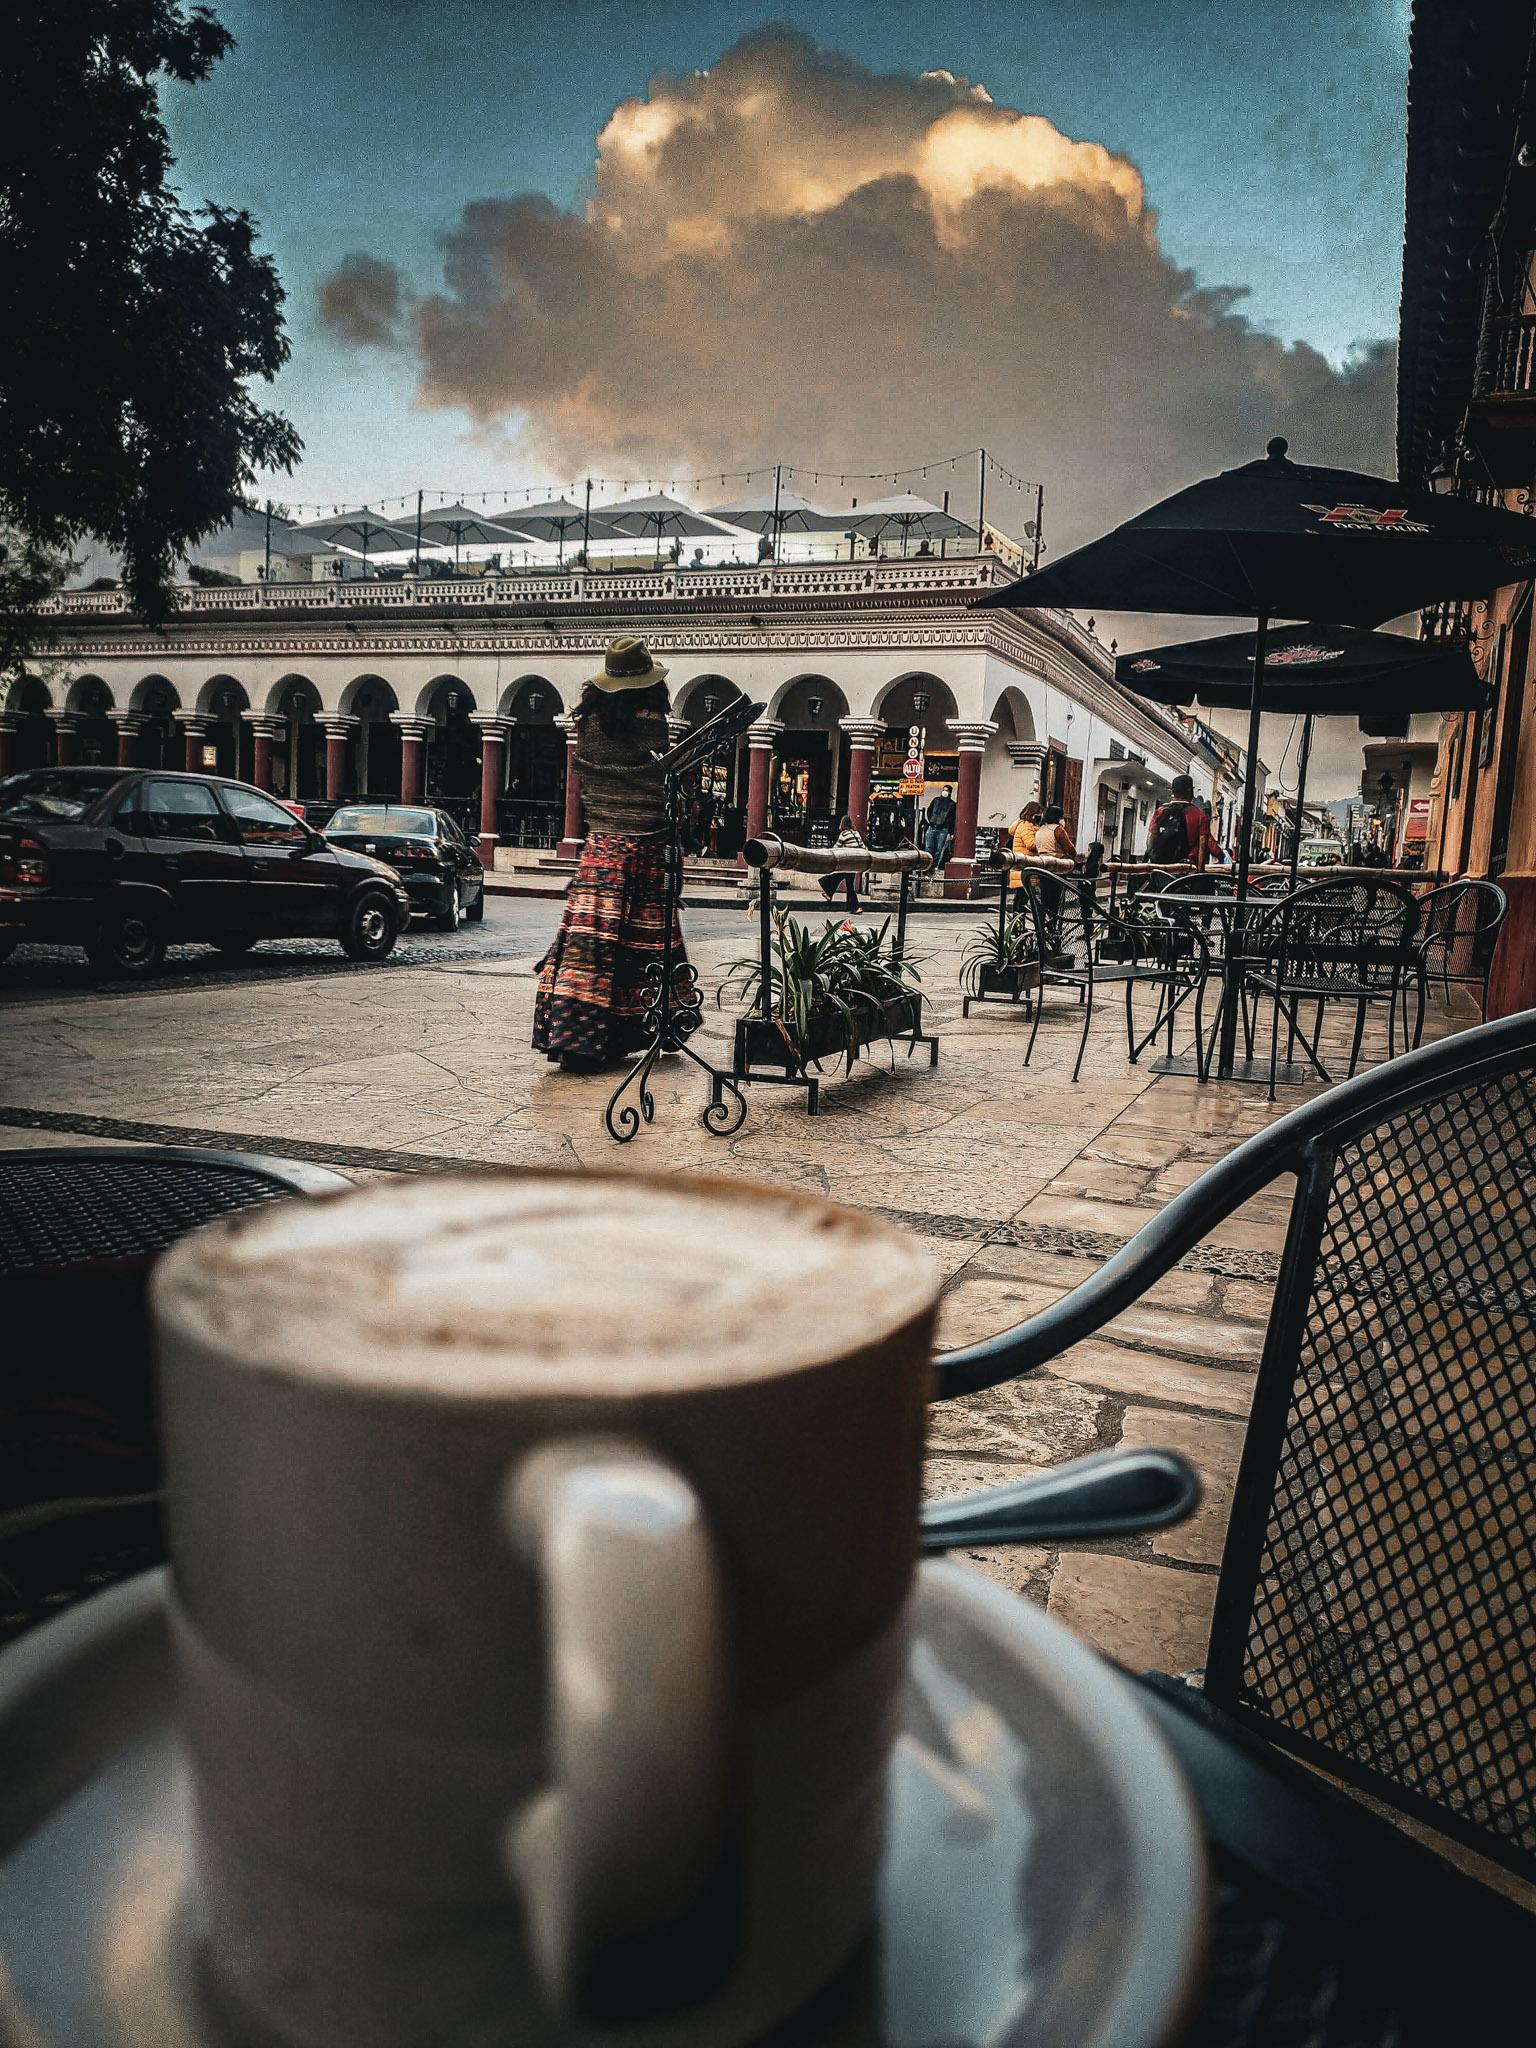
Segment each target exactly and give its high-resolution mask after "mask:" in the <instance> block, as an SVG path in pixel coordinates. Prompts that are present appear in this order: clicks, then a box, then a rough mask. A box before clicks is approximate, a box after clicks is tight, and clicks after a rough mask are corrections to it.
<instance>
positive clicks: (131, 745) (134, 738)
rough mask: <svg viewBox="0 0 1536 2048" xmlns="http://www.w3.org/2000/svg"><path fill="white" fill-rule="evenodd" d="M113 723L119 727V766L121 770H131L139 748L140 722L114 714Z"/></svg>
mask: <svg viewBox="0 0 1536 2048" xmlns="http://www.w3.org/2000/svg"><path fill="white" fill-rule="evenodd" d="M112 723H113V724H114V725H115V726H116V727H117V765H118V767H119V768H131V767H132V766H133V756H134V753H135V751H136V749H137V746H138V738H139V721H138V720H137V719H136V718H123V717H120V716H119V715H118V714H117V713H116V712H114V713H113V715H112Z"/></svg>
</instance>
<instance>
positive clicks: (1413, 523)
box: [1301, 503, 1430, 533]
mask: <svg viewBox="0 0 1536 2048" xmlns="http://www.w3.org/2000/svg"><path fill="white" fill-rule="evenodd" d="M1301 509H1302V511H1303V512H1315V513H1316V514H1317V517H1318V519H1319V520H1320V521H1321V523H1322V524H1323V525H1324V526H1342V527H1343V528H1344V529H1345V530H1346V531H1347V532H1349V533H1428V532H1429V531H1430V529H1429V528H1428V527H1427V526H1426V525H1424V523H1423V522H1422V521H1421V520H1418V519H1410V518H1409V517H1408V507H1407V506H1406V505H1388V506H1386V507H1384V508H1383V507H1379V506H1376V505H1308V504H1305V503H1304V504H1303V505H1302V508H1301Z"/></svg>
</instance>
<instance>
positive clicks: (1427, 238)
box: [1365, 0, 1536, 1016]
mask: <svg viewBox="0 0 1536 2048" xmlns="http://www.w3.org/2000/svg"><path fill="white" fill-rule="evenodd" d="M1533 30H1536V6H1533V4H1532V0H1461V4H1459V5H1458V6H1456V7H1454V8H1452V7H1444V6H1441V5H1439V4H1437V0H1416V5H1415V7H1414V11H1413V27H1412V41H1411V54H1410V65H1409V79H1408V180H1407V216H1406V233H1405V242H1404V252H1403V302H1402V325H1401V335H1400V348H1399V357H1398V421H1397V429H1398V473H1399V475H1400V476H1401V477H1402V478H1403V480H1404V482H1407V483H1413V484H1419V485H1426V484H1427V485H1430V486H1431V487H1433V488H1435V489H1450V490H1455V491H1459V492H1462V493H1464V494H1467V495H1469V496H1473V497H1476V498H1479V499H1481V500H1482V501H1483V502H1485V503H1490V504H1502V505H1505V506H1507V507H1508V508H1509V509H1510V510H1512V511H1521V512H1530V511H1531V510H1532V509H1533V493H1536V291H1533V278H1536V96H1533V92H1532V78H1533V70H1532V59H1533V50H1536V34H1533ZM1532 588H1533V587H1532V585H1531V584H1530V583H1529V582H1527V583H1520V584H1507V585H1505V586H1503V587H1502V588H1499V589H1496V590H1490V591H1486V592H1484V593H1482V594H1481V595H1479V596H1478V597H1476V598H1475V599H1469V600H1467V601H1465V602H1459V603H1455V604H1445V605H1439V606H1436V607H1435V608H1434V609H1433V610H1432V611H1429V612H1426V613H1425V615H1424V620H1423V632H1424V634H1425V636H1426V637H1429V638H1436V637H1445V638H1451V639H1459V640H1461V641H1463V642H1464V643H1465V644H1466V645H1467V647H1468V649H1469V651H1470V652H1471V655H1472V658H1473V660H1474V662H1475V663H1476V664H1477V667H1478V670H1479V672H1480V673H1481V674H1482V676H1483V677H1484V679H1485V680H1486V682H1487V683H1488V684H1489V686H1490V699H1489V702H1488V703H1487V704H1486V705H1485V706H1484V707H1483V708H1481V709H1480V710H1477V711H1470V712H1458V713H1456V714H1454V715H1453V716H1450V717H1448V718H1446V719H1444V720H1440V719H1433V720H1429V721H1418V720H1415V721H1414V723H1413V726H1412V728H1411V730H1410V731H1408V732H1406V733H1405V734H1403V735H1402V736H1401V737H1399V738H1396V739H1390V738H1385V737H1383V738H1380V739H1378V741H1377V743H1376V744H1375V745H1374V746H1373V747H1372V749H1370V750H1369V751H1368V755H1367V767H1366V780H1365V793H1366V795H1367V797H1368V798H1370V797H1376V798H1379V800H1380V806H1379V807H1380V808H1381V810H1383V811H1387V810H1390V811H1391V814H1392V819H1393V825H1394V829H1395V831H1396V834H1397V843H1398V847H1399V850H1401V849H1402V847H1403V846H1404V844H1405V843H1406V842H1408V841H1409V840H1410V837H1412V836H1416V835H1417V834H1418V832H1419V829H1420V826H1421V825H1422V832H1423V844H1424V847H1425V849H1426V852H1425V860H1426V865H1428V866H1431V867H1444V868H1446V869H1448V870H1449V871H1450V872H1451V873H1453V874H1457V875H1470V876H1482V877H1487V878H1490V879H1492V880H1494V881H1497V882H1498V883H1499V885H1500V887H1501V888H1503V889H1504V891H1505V893H1506V894H1507V896H1508V898H1509V914H1508V917H1507V919H1506V922H1505V925H1504V930H1503V932H1502V934H1501V936H1500V939H1499V944H1498V949H1497V951H1496V953H1495V955H1494V961H1493V977H1492V982H1491V986H1490V990H1489V1011H1490V1014H1491V1015H1494V1016H1506V1015H1508V1014H1509V1013H1510V1012H1512V1011H1515V1010H1520V1009H1526V1008H1529V1007H1531V1006H1533V1005H1536V662H1533V659H1532V646H1531V602H1532ZM1382 775H1387V776H1388V777H1389V778H1390V780H1389V781H1388V783H1386V784H1385V785H1383V784H1382V782H1381V780H1380V778H1381V776H1382ZM1373 777H1374V782H1373ZM1399 796H1400V798H1401V802H1400V803H1399V802H1398V801H1397V798H1398V797H1399Z"/></svg>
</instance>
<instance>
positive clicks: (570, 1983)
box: [504, 1442, 738, 2024]
mask: <svg viewBox="0 0 1536 2048" xmlns="http://www.w3.org/2000/svg"><path fill="white" fill-rule="evenodd" d="M505 1508H506V1515H507V1521H508V1526H509V1528H510V1531H511V1533H512V1536H513V1538H514V1540H515V1541H516V1542H517V1543H518V1545H519V1546H520V1547H521V1549H522V1550H523V1552H524V1554H525V1555H526V1556H528V1557H529V1558H530V1559H531V1560H532V1562H533V1564H534V1566H535V1569H536V1571H537V1574H538V1578H539V1582H540V1587H541V1590H542V1595H543V1606H544V1639H545V1642H546V1644H547V1650H546V1655H547V1658H548V1671H547V1681H546V1682H547V1688H548V1694H547V1711H546V1741H545V1754H546V1756H547V1758H548V1768H549V1773H550V1782H549V1783H548V1784H547V1785H546V1786H545V1788H544V1789H543V1790H542V1791H541V1792H539V1793H536V1794H535V1795H534V1797H533V1798H532V1799H530V1800H529V1801H528V1802H527V1804H526V1805H524V1806H523V1807H521V1808H520V1809H519V1810H518V1811H517V1812H516V1813H515V1814H513V1815H512V1816H511V1818H510V1820H509V1822H508V1826H507V1831H506V1835H505V1839H504V1854H505V1860H506V1864H507V1868H508V1870H509V1873H510V1874H511V1876H512V1879H513V1882H514V1883H515V1884H516V1886H517V1887H518V1889H519V1891H520V1893H521V1896H522V1899H523V1904H524V1909H525V1914H526V1925H527V1931H528V1939H529V1946H530V1949H531V1951H532V1955H533V1959H534V1964H535V1967H536V1969H537V1971H538V1974H539V1977H540V1980H541V1982H542V1984H543V1988H544V1991H545V1995H546V1997H548V1998H549V2000H550V2002H551V2003H552V2004H553V2005H554V2007H555V2008H556V2009H557V2010H558V2011H560V2012H561V2013H563V2014H564V2015H566V2016H567V2017H568V2018H571V2019H575V2020H580V2021H584V2022H588V2023H604V2024H607V2023H613V2022H619V2021H626V2020H639V2019H648V2018H653V2017H656V2016H658V2015H660V2014H664V2013H671V2012H677V2011H680V2010H684V2009H686V2008H687V2007H688V2006H690V2005H693V2004H696V2003H698V2002H699V2001H700V2000H701V1999H702V1998H704V1997H706V1996H708V1995H709V1994H710V1993H711V1992H712V1991H714V1990H716V1989H718V1988H719V1985H720V1983H721V1981H722V1980H723V1979H724V1977H726V1976H727V1975H728V1974H729V1972H730V1969H731V1966H732V1964H733V1962H734V1959H735V1950H736V1945H737V1939H738V1930H737V1925H736V1916H735V1907H734V1900H735V1887H734V1886H733V1884H732V1883H731V1881H730V1879H731V1858H730V1844H729V1841H728V1828H729V1818H728V1799H727V1747H728V1731H727V1699H726V1627H725V1606H724V1600H723V1598H722V1593H721V1583H720V1570H719V1564H718V1561H717V1558H716V1554H715V1546H714V1541H713V1538H712V1536H711V1533H710V1530H709V1527H708V1524H707V1522H706V1519H705V1515H704V1510H703V1507H702V1505H701V1504H700V1502H699V1499H698V1496H697V1495H696V1494H695V1493H694V1491H693V1489H692V1487H691V1486H689V1484H688V1483H687V1481H686V1480H685V1479H683V1478H681V1477H680V1476H679V1475H678V1474H677V1473H676V1472H675V1471H673V1470H672V1469H671V1468H670V1467H669V1466H668V1465H665V1464H663V1463H662V1462H661V1461H660V1460H659V1459H657V1458H654V1457H652V1456H651V1455H650V1454H649V1453H648V1452H646V1451H643V1450H640V1449H637V1448H635V1447H633V1446H629V1445H624V1444H601V1443H591V1442H589V1443H586V1444H577V1445H570V1444H566V1445H561V1446H552V1447H550V1448H549V1449H547V1450H543V1451H536V1452H534V1453H533V1454H532V1455H531V1456H530V1457H529V1458H528V1459H527V1460H526V1461H525V1462H524V1463H523V1464H522V1465H521V1466H519V1467H518V1468H517V1469H516V1470H515V1471H514V1472H513V1473H512V1474H511V1475H510V1477H509V1480H508V1483H507V1489H506V1494H505Z"/></svg>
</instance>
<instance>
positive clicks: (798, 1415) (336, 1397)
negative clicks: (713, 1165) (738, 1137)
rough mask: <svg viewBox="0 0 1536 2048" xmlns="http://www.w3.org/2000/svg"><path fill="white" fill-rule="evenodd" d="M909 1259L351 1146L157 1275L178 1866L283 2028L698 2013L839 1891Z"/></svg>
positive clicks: (209, 1961)
mask: <svg viewBox="0 0 1536 2048" xmlns="http://www.w3.org/2000/svg"><path fill="white" fill-rule="evenodd" d="M936 1289H937V1278H936V1275H935V1274H934V1272H933V1271H932V1269H931V1267H930V1266H929V1264H928V1262H927V1260H926V1259H924V1258H923V1257H922V1255H921V1254H920V1253H919V1251H918V1250H917V1248H916V1247H915V1246H913V1245H912V1244H911V1243H910V1241H908V1240H906V1239H904V1238H902V1237H901V1236H900V1235H899V1234H898V1233H896V1232H894V1231H892V1230H890V1229H888V1228H886V1227H885V1226H883V1225H882V1224H880V1223H878V1222H877V1221H875V1220H874V1219H872V1218H869V1217H867V1216H864V1215H861V1214H858V1213H856V1212H853V1211H849V1210H845V1209H840V1208H837V1207H834V1206H832V1205H831V1204H828V1203H825V1202H821V1201H818V1200H815V1199H813V1198H811V1197H808V1196H805V1195H801V1194H798V1193H794V1192H789V1191H785V1190H781V1189H771V1188H766V1187H759V1186H753V1185H750V1184H747V1183H743V1182H736V1181H725V1180H707V1179H702V1178H700V1179H690V1178H682V1177H662V1176H655V1177H650V1176H644V1175H636V1174H628V1173H625V1174H611V1175H610V1174H576V1173H570V1174H564V1173H555V1174H544V1173H488V1174H485V1175H465V1176H452V1177H450V1176H442V1177H431V1178H423V1179H412V1180H405V1179H401V1180H396V1181H377V1182H374V1183H372V1184H370V1185H368V1186H366V1187H362V1188H359V1189H356V1190H353V1191H351V1192H348V1193H345V1194H341V1195H336V1196H330V1197H323V1198H318V1199H311V1200H303V1201H295V1202H292V1203H285V1204H282V1205H274V1206H273V1207H271V1208H264V1209H261V1210H257V1211H247V1212H245V1213H244V1214H242V1215H240V1216H237V1217H233V1218H229V1219H225V1220H223V1221H221V1222H219V1223H216V1224H213V1225H211V1226H210V1227H209V1228H207V1229H205V1230H203V1231H200V1232H198V1233H197V1234H196V1235H195V1236H194V1237H191V1238H189V1239H187V1240H185V1241H184V1242H183V1243H182V1244H181V1245H180V1246H178V1247H177V1248H176V1249H175V1250H174V1251H172V1252H171V1253H170V1254H169V1255H168V1256H167V1257H166V1259H165V1260H164V1261H163V1262H162V1264H161V1265H160V1267H159V1269H158V1270H157V1273H156V1275H155V1280H154V1284H153V1290H152V1302H153V1312H154V1318H155V1326H156V1336H157V1346H158V1352H159V1360H160V1375H161V1402H162V1414H163V1429H164V1438H165V1454H166V1472H167V1485H168V1515H169V1530H170V1541H171V1551H172V1558H173V1566H174V1572H173V1580H174V1591H173V1597H172V1613H173V1626H174V1630H175V1636H176V1642H177V1651H178V1666H179V1679H180V1688H181V1703H182V1712H183V1720H184V1725H185V1728H186V1732H187V1738H188V1744H189V1751H190V1757H191V1762H192V1770H193V1782H194V1786H195V1802H196V1815H197V1819H196V1832H195V1885H194V1892H193V1896H192V1898H191V1901H190V1910H191V1913H192V1916H193V1922H194V1930H195V1935H196V1939H197V1941H198V1943H199V1947H200V1953H201V1956H202V1960H203V1974H204V1978H205V1981H206V1986H207V1995H208V1997H209V1999H210V2000H211V2001H212V2004H213V2007H214V2008H215V2010H216V2013H217V2014H219V2015H222V2016H223V2017H224V2018H225V2019H226V2020H227V2022H228V2026H229V2031H230V2033H231V2035H232V2037H233V2038H235V2039H240V2040H244V2039H250V2040H252V2041H255V2042H259V2043H261V2044H263V2048H265V2044H267V2043H272V2044H281V2048H417V2044H419V2043H423V2042H427V2041H431V2042H433V2043H437V2042H442V2043H452V2044H454V2048H491V2044H493V2043H494V2044H495V2048H504V2044H505V2043H506V2042H507V2041H509V2040H513V2039H516V2040H517V2041H519V2042H521V2043H539V2042H544V2041H549V2042H552V2043H553V2042H563V2041H567V2040H571V2039H588V2038H597V2039H602V2038H604V2037H615V2038H616V2037H617V2036H618V2035H622V2036H623V2038H624V2039H625V2040H626V2041H634V2042H655V2043H658V2044H666V2048H674V2044H678V2048H695V2044H696V2048H705V2044H708V2048H730V2044H732V2043H738V2042H745V2041H747V2040H750V2039H752V2038H754V2037H755V2036H756V2035H758V2034H759V2033H761V2032H762V2031H764V2030H765V2029H766V2028H768V2027H770V2026H772V2025H774V2024H775V2023H777V2022H778V2021H779V2020H781V2019H782V2018H784V2017H785V2016H786V2015H788V2014H790V2013H791V2012H793V2011H794V2010H795V2009H796V2008H797V2007H798V2006H799V2005H800V2004H801V2003H803V2002H804V2000H805V1999H806V1998H808V1997H809V1996H810V1995H811V1994H812V1993H813V1992H814V1991H815V1990H816V1989H817V1987H818V1986H819V1985H820V1984H821V1983H822V1982H823V1981H825V1980H826V1979H827V1978H828V1977H829V1976H830V1975H831V1974H832V1973H833V1972H834V1971H835V1970H836V1969H837V1967H838V1965H839V1964H840V1963H841V1962H842V1961H843V1960H844V1958H846V1957H847V1956H848V1954H849V1953H850V1952H851V1951H852V1949H853V1948H854V1947H855V1946H856V1945H857V1943H858V1941H859V1938H860V1936H861V1935H862V1934H863V1932H864V1931H865V1929H866V1928H867V1926H868V1925H869V1922H870V1918H871V1914H872V1910H873V1900H874V1892H875V1883H876V1875H877V1869H878V1861H879V1854H880V1827H881V1814H882V1801H883V1776H884V1768H885V1763H886V1757H887V1752H888V1748H889V1744H890V1740H891V1736H892V1730H893V1716H894V1710H895V1703H896V1697H897V1690H898V1687H899V1683H900V1679H901V1675H902V1671H903V1667H904V1655H905V1630H906V1617H907V1609H908V1603H909V1597H910V1593H911V1588H912V1581H913V1570H914V1561H915V1554H916V1520H917V1505H918V1484H919V1467H920V1462H921V1454H922V1439H923V1427H924V1415H925V1409H926V1403H927V1399H928V1394H929V1384H930V1357H931V1340H932V1323H933V1313H934V1307H935V1297H936Z"/></svg>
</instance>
